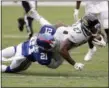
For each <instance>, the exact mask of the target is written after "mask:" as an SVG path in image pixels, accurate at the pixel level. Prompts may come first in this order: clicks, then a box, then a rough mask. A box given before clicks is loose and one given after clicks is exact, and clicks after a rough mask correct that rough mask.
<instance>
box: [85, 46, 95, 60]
mask: <svg viewBox="0 0 109 88" xmlns="http://www.w3.org/2000/svg"><path fill="white" fill-rule="evenodd" d="M96 50H97V49H96V47H95V46H94V47H93V48H92V49H89V51H88V53H87V54H86V56H85V58H84V60H85V61H89V60H91V59H92V56H93V55H94V54H95V52H96Z"/></svg>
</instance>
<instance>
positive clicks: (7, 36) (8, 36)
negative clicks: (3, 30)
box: [2, 34, 28, 38]
mask: <svg viewBox="0 0 109 88" xmlns="http://www.w3.org/2000/svg"><path fill="white" fill-rule="evenodd" d="M27 37H28V36H26V35H13V34H12V35H3V36H2V38H27Z"/></svg>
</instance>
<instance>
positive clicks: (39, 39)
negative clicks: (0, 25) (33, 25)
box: [2, 33, 55, 73]
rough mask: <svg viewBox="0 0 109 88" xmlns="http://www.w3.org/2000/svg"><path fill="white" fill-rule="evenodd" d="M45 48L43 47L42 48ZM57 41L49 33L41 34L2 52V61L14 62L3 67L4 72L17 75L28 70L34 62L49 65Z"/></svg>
mask: <svg viewBox="0 0 109 88" xmlns="http://www.w3.org/2000/svg"><path fill="white" fill-rule="evenodd" d="M42 46H43V47H42ZM54 47H55V39H54V37H53V36H52V35H51V34H49V33H39V34H38V36H36V35H35V36H33V37H32V38H31V39H30V40H27V41H25V42H23V43H20V44H18V45H17V46H11V47H8V48H6V49H3V50H2V60H3V61H6V60H7V61H8V60H12V62H11V64H10V65H9V66H7V65H2V72H9V73H13V72H14V73H15V72H20V71H23V70H26V69H27V68H28V67H29V66H30V65H31V63H32V62H38V63H39V64H41V65H49V64H50V63H51V59H52V51H51V50H52V48H54Z"/></svg>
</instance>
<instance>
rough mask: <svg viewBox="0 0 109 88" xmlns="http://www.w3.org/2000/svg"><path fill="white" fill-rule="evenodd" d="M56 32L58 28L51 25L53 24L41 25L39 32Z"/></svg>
mask: <svg viewBox="0 0 109 88" xmlns="http://www.w3.org/2000/svg"><path fill="white" fill-rule="evenodd" d="M55 32H56V29H55V28H54V27H53V26H51V25H44V26H42V27H41V29H40V31H39V33H40V34H42V33H50V34H51V35H54V34H55Z"/></svg>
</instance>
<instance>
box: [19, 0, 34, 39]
mask: <svg viewBox="0 0 109 88" xmlns="http://www.w3.org/2000/svg"><path fill="white" fill-rule="evenodd" d="M22 6H23V8H24V10H25V16H24V18H19V19H18V23H19V30H20V31H23V27H24V24H25V25H26V28H27V32H28V35H29V37H31V36H32V35H33V28H32V21H33V18H32V17H29V16H28V13H29V11H30V10H31V9H32V8H34V9H35V6H36V4H35V1H22Z"/></svg>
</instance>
